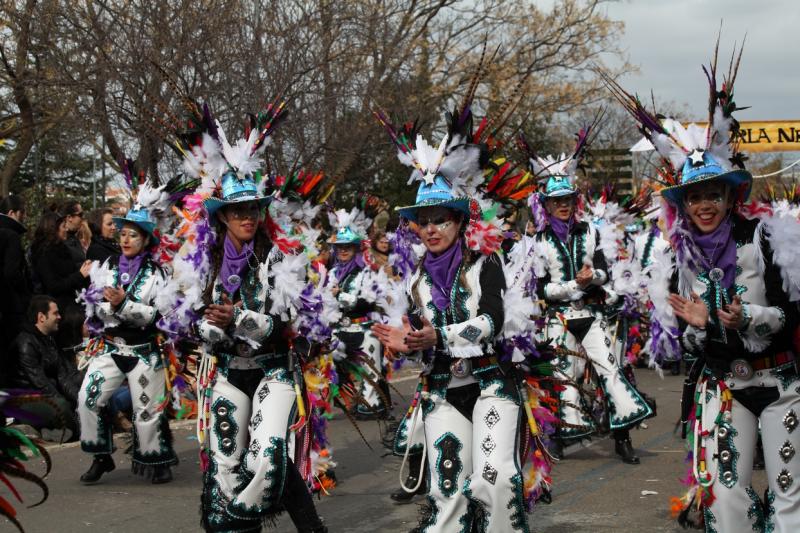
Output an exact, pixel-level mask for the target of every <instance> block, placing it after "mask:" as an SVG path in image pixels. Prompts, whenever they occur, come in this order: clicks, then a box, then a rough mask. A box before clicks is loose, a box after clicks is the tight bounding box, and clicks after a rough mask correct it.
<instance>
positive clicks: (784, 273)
mask: <svg viewBox="0 0 800 533" xmlns="http://www.w3.org/2000/svg"><path fill="white" fill-rule="evenodd" d="M762 225H763V226H764V233H765V234H766V236H767V238H768V242H769V245H770V248H771V249H772V262H773V263H774V264H775V265H776V266H777V267H778V268H779V269H780V272H781V279H782V281H783V290H784V291H785V292H786V293H787V294H788V295H789V299H790V300H791V301H793V302H797V301H800V248H798V246H797V244H796V243H798V242H800V222H798V220H797V218H794V217H785V216H772V217H769V218H765V219H764V220H763V221H762Z"/></svg>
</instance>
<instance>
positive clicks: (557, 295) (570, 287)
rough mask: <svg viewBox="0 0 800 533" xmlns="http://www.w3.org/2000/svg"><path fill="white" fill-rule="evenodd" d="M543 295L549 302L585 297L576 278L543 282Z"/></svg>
mask: <svg viewBox="0 0 800 533" xmlns="http://www.w3.org/2000/svg"><path fill="white" fill-rule="evenodd" d="M547 277H548V278H549V277H550V275H549V274H548V275H547ZM542 295H543V296H544V299H545V300H546V301H548V302H573V301H575V300H580V299H581V298H582V297H583V291H582V290H581V288H580V286H579V285H578V282H577V281H575V280H574V279H571V280H569V281H562V282H553V281H547V282H546V283H544V284H543V292H542Z"/></svg>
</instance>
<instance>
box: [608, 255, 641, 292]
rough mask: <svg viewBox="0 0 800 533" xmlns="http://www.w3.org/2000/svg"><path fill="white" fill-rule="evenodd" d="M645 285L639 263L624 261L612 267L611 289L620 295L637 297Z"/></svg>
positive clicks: (632, 260) (631, 260)
mask: <svg viewBox="0 0 800 533" xmlns="http://www.w3.org/2000/svg"><path fill="white" fill-rule="evenodd" d="M644 285H645V280H644V277H643V276H642V272H641V268H640V266H639V261H636V260H635V259H623V260H622V261H617V262H615V263H614V264H613V265H612V266H611V288H612V289H613V290H614V292H616V293H618V294H627V295H629V296H634V297H637V296H639V295H640V293H641V292H643V291H642V288H643V287H644Z"/></svg>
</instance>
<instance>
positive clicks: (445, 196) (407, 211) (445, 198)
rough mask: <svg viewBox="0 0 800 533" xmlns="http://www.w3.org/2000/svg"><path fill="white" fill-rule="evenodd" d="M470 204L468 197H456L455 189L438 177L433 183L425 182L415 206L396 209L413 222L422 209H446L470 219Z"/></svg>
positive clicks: (422, 184) (420, 187)
mask: <svg viewBox="0 0 800 533" xmlns="http://www.w3.org/2000/svg"><path fill="white" fill-rule="evenodd" d="M469 202H470V199H469V197H468V196H459V197H456V196H454V195H453V189H452V188H451V187H450V184H449V183H447V180H445V179H444V177H443V176H441V175H437V176H436V177H435V178H434V179H433V183H425V182H424V181H423V182H422V183H421V184H420V186H419V189H417V198H416V200H415V203H414V205H409V206H406V207H395V211H399V212H400V216H401V217H403V218H406V219H408V220H410V221H412V222H416V221H417V210H418V209H420V208H422V207H445V208H447V209H453V210H455V211H461V212H462V213H464V214H466V215H467V217H469V216H470V212H469Z"/></svg>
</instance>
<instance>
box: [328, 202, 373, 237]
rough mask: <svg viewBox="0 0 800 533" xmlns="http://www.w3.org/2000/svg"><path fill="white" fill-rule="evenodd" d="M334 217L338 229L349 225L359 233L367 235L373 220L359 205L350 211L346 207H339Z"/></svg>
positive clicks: (334, 223)
mask: <svg viewBox="0 0 800 533" xmlns="http://www.w3.org/2000/svg"><path fill="white" fill-rule="evenodd" d="M334 217H335V218H334V219H333V224H332V225H333V226H334V227H335V228H336V229H337V230H339V229H342V228H347V227H349V228H350V229H351V230H352V231H354V232H355V233H357V234H359V235H366V234H367V229H368V228H369V225H370V223H371V222H372V220H371V219H370V218H368V217H367V216H366V215H365V214H364V212H363V211H361V210H360V209H359V208H357V207H354V208H353V209H351V210H350V211H347V210H346V209H337V210H336V211H335V212H334Z"/></svg>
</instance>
